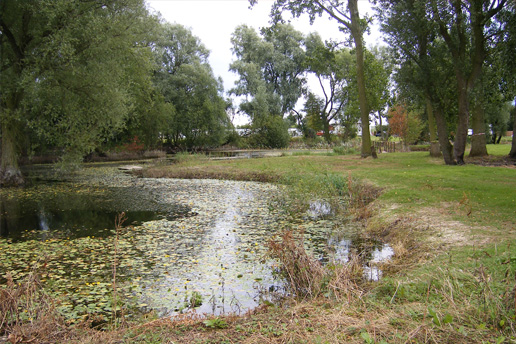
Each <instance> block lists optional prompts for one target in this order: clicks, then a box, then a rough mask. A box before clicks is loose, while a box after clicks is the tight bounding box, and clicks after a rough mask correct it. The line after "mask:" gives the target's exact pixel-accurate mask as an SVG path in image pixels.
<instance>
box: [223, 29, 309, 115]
mask: <svg viewBox="0 0 516 344" xmlns="http://www.w3.org/2000/svg"><path fill="white" fill-rule="evenodd" d="M261 36H262V37H260V35H258V33H257V32H256V31H255V30H254V29H253V28H251V27H248V26H247V25H241V26H239V27H237V28H236V29H235V31H234V33H233V35H232V38H231V42H232V44H233V53H234V55H235V56H236V58H237V60H236V61H234V62H232V63H231V65H230V70H231V71H233V72H235V73H237V74H238V75H239V80H238V81H237V82H236V85H235V88H233V89H232V90H231V93H233V94H235V95H236V96H245V97H246V99H245V100H244V101H243V102H242V103H241V106H240V109H241V111H243V112H245V113H246V114H247V115H248V116H249V117H250V118H251V120H252V121H253V123H255V124H257V125H260V124H261V122H263V121H264V120H265V119H266V117H267V116H269V115H273V116H280V117H283V116H284V115H285V114H288V113H290V112H292V111H294V112H295V105H296V103H297V101H298V100H299V98H300V97H301V95H302V94H303V85H304V84H305V78H304V59H305V51H304V49H303V45H304V36H303V34H302V33H300V32H299V31H296V30H294V28H293V26H292V25H286V24H277V25H274V26H271V27H269V28H264V29H262V31H261Z"/></svg>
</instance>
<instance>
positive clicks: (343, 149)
mask: <svg viewBox="0 0 516 344" xmlns="http://www.w3.org/2000/svg"><path fill="white" fill-rule="evenodd" d="M333 153H335V154H337V155H352V154H358V153H360V152H359V151H357V150H356V149H355V148H353V147H348V146H335V147H333Z"/></svg>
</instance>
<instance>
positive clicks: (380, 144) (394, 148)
mask: <svg viewBox="0 0 516 344" xmlns="http://www.w3.org/2000/svg"><path fill="white" fill-rule="evenodd" d="M372 144H373V149H374V150H375V152H376V153H395V152H404V151H406V147H405V146H404V145H403V143H402V142H391V141H373V142H372Z"/></svg>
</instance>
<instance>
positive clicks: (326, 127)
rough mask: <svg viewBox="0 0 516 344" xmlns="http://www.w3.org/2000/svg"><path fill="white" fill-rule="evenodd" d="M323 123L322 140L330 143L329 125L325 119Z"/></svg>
mask: <svg viewBox="0 0 516 344" xmlns="http://www.w3.org/2000/svg"><path fill="white" fill-rule="evenodd" d="M323 122H324V124H323V133H324V139H325V140H326V142H327V143H331V135H330V123H329V122H328V120H326V119H325V120H324V121H323Z"/></svg>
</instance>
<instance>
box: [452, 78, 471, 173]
mask: <svg viewBox="0 0 516 344" xmlns="http://www.w3.org/2000/svg"><path fill="white" fill-rule="evenodd" d="M457 86H458V93H459V118H458V122H457V132H456V133H455V142H454V143H453V155H454V158H455V160H456V161H457V164H459V165H464V152H465V151H466V142H467V138H468V127H469V105H468V87H467V83H466V80H464V78H463V77H462V75H460V74H459V73H457Z"/></svg>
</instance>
